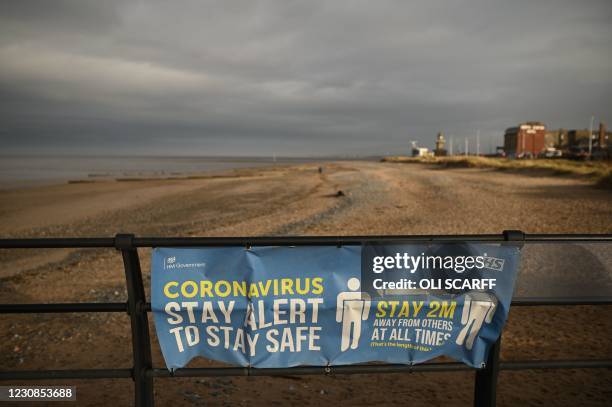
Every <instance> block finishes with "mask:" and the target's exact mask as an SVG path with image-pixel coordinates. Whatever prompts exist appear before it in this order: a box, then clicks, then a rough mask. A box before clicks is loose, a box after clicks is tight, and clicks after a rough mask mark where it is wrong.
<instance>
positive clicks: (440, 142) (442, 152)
mask: <svg viewBox="0 0 612 407" xmlns="http://www.w3.org/2000/svg"><path fill="white" fill-rule="evenodd" d="M445 147H446V140H445V139H444V133H442V132H440V133H438V137H436V149H435V150H434V155H435V156H436V157H444V156H446V148H445Z"/></svg>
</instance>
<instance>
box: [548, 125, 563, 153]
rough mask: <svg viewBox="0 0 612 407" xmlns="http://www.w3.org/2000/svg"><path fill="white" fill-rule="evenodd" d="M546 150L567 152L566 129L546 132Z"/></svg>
mask: <svg viewBox="0 0 612 407" xmlns="http://www.w3.org/2000/svg"><path fill="white" fill-rule="evenodd" d="M544 143H545V144H546V148H554V149H557V150H567V149H568V148H569V136H568V131H567V130H566V129H557V130H547V131H546V136H545V137H544Z"/></svg>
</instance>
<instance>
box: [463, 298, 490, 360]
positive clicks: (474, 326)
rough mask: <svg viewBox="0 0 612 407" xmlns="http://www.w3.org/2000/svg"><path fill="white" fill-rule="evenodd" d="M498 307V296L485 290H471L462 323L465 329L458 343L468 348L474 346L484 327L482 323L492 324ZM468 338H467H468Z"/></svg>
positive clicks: (465, 303) (464, 305) (464, 306)
mask: <svg viewBox="0 0 612 407" xmlns="http://www.w3.org/2000/svg"><path fill="white" fill-rule="evenodd" d="M496 309H497V297H495V295H493V294H488V293H484V292H470V293H468V294H466V295H465V300H464V303H463V313H462V315H461V324H462V325H463V329H461V332H459V336H457V340H456V341H455V342H456V343H457V345H463V344H464V343H465V347H466V348H467V349H468V350H471V349H472V347H473V346H474V340H475V339H476V336H477V335H478V332H480V328H482V323H483V322H486V323H487V324H490V323H491V321H493V315H495V310H496ZM466 339H467V340H466Z"/></svg>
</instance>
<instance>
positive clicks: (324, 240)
mask: <svg viewBox="0 0 612 407" xmlns="http://www.w3.org/2000/svg"><path fill="white" fill-rule="evenodd" d="M466 241H470V242H502V241H504V237H503V235H501V234H497V235H437V236H433V235H432V236H429V235H411V236H388V235H387V236H278V237H276V236H254V237H168V238H155V237H136V238H134V245H135V246H137V247H193V246H212V247H215V246H310V245H318V246H338V245H341V246H358V245H361V244H363V243H391V242H466Z"/></svg>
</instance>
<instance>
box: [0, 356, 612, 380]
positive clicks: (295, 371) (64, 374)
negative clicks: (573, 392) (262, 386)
mask: <svg viewBox="0 0 612 407" xmlns="http://www.w3.org/2000/svg"><path fill="white" fill-rule="evenodd" d="M589 368H612V360H610V359H600V360H594V359H592V360H589V359H587V360H528V361H503V362H500V369H502V370H531V369H589ZM467 370H475V369H474V368H472V367H470V366H467V365H465V364H463V363H458V362H446V363H423V364H417V365H404V364H380V365H343V366H299V367H290V368H261V369H258V368H249V367H216V368H215V367H212V368H185V369H177V370H175V371H174V372H170V371H169V370H167V369H164V368H154V369H148V370H147V372H146V375H147V376H149V377H160V378H168V377H215V376H216V377H222V376H288V375H299V376H303V375H319V374H320V375H330V374H369V373H406V372H415V373H417V372H453V371H467ZM131 377H132V369H64V370H22V371H0V380H42V379H49V380H51V379H114V378H131Z"/></svg>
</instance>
